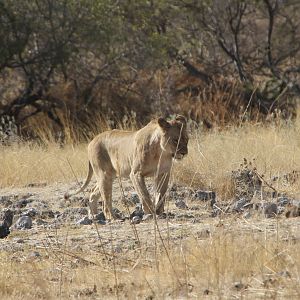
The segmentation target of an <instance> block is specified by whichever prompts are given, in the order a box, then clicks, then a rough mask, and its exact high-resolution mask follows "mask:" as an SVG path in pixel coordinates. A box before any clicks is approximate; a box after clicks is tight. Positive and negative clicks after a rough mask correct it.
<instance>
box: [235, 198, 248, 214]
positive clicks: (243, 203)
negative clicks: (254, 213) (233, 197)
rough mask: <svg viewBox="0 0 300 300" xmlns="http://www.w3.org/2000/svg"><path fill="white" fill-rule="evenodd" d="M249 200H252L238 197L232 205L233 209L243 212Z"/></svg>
mask: <svg viewBox="0 0 300 300" xmlns="http://www.w3.org/2000/svg"><path fill="white" fill-rule="evenodd" d="M249 202H250V200H249V199H248V198H241V199H238V200H237V201H235V203H233V204H232V205H231V209H232V211H235V212H241V211H243V210H244V209H245V206H247V205H248V203H249Z"/></svg>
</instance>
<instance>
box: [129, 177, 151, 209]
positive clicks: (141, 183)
mask: <svg viewBox="0 0 300 300" xmlns="http://www.w3.org/2000/svg"><path fill="white" fill-rule="evenodd" d="M130 179H131V181H132V184H133V186H134V188H135V190H136V192H137V194H138V196H139V198H140V199H141V201H142V205H143V210H144V213H145V214H154V211H155V210H154V205H153V203H152V201H151V197H150V194H149V192H148V190H147V187H146V184H145V180H144V177H143V176H142V175H141V173H140V172H131V173H130Z"/></svg>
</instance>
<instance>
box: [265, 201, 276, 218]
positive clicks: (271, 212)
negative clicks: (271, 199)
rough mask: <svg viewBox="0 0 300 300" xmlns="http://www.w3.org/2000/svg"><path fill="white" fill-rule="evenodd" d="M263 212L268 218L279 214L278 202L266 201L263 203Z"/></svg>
mask: <svg viewBox="0 0 300 300" xmlns="http://www.w3.org/2000/svg"><path fill="white" fill-rule="evenodd" d="M263 212H264V215H265V217H266V218H274V217H276V216H277V204H276V203H265V204H264V205H263Z"/></svg>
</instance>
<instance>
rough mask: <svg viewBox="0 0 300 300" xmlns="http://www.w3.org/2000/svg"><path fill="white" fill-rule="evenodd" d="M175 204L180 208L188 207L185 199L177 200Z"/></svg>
mask: <svg viewBox="0 0 300 300" xmlns="http://www.w3.org/2000/svg"><path fill="white" fill-rule="evenodd" d="M175 206H176V207H177V208H179V209H188V206H187V205H186V203H185V202H184V201H183V200H178V201H176V202H175Z"/></svg>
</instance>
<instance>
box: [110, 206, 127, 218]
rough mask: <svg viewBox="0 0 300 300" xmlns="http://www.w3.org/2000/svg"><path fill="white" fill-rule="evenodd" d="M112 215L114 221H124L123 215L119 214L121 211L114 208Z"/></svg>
mask: <svg viewBox="0 0 300 300" xmlns="http://www.w3.org/2000/svg"><path fill="white" fill-rule="evenodd" d="M112 213H113V216H114V218H115V219H119V220H120V219H124V216H123V214H122V213H121V211H120V210H119V209H117V208H116V207H114V208H113V209H112Z"/></svg>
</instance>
